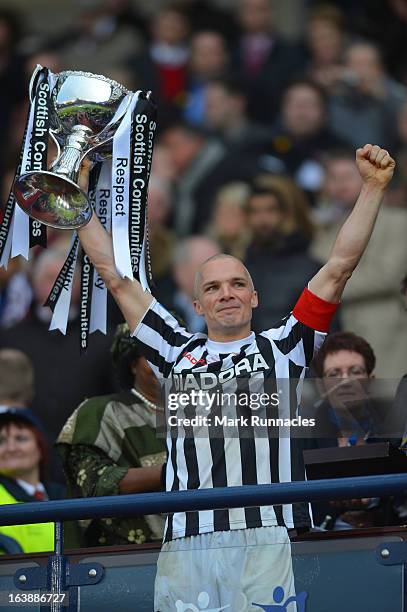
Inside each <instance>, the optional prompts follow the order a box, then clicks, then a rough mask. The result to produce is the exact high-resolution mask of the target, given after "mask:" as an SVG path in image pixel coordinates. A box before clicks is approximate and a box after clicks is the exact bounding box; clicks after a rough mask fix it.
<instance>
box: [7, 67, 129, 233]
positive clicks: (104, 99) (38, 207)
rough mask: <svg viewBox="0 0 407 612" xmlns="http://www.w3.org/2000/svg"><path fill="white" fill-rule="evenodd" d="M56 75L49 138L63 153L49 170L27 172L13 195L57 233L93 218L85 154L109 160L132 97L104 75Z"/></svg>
mask: <svg viewBox="0 0 407 612" xmlns="http://www.w3.org/2000/svg"><path fill="white" fill-rule="evenodd" d="M54 76H55V83H54V86H53V88H52V92H51V103H50V106H51V108H50V121H51V123H50V135H51V137H52V139H53V140H54V141H55V143H56V145H57V149H58V155H57V157H56V159H55V161H54V162H53V164H52V166H51V168H50V170H49V171H48V170H41V171H34V172H27V173H25V174H22V175H21V176H20V177H19V178H18V179H17V180H16V181H15V183H14V187H13V192H14V196H15V198H16V200H17V202H18V204H19V206H20V207H21V208H22V209H23V210H24V211H25V212H26V213H27V214H28V215H29V216H30V217H32V218H34V219H37V220H38V221H41V223H44V224H45V225H49V226H51V227H56V228H58V229H78V228H80V227H83V226H84V225H86V223H88V221H89V220H90V218H91V216H92V207H91V206H90V204H89V200H88V197H87V194H86V193H85V192H84V191H83V190H82V189H81V187H80V186H79V185H78V175H79V169H80V165H81V162H82V160H83V158H84V157H85V155H86V156H89V157H90V159H91V160H92V161H103V160H104V159H106V158H107V157H109V156H110V154H111V143H112V139H113V136H114V134H115V132H116V130H117V128H118V126H119V124H120V120H121V118H122V117H123V115H124V113H125V111H126V108H127V106H128V104H129V103H130V96H128V94H129V92H128V91H127V90H126V89H125V88H124V87H123V86H122V85H120V84H119V83H116V82H115V81H112V80H111V79H108V78H106V77H104V76H101V75H96V74H91V73H88V72H76V71H66V72H60V73H59V74H56V75H54ZM119 107H120V108H119ZM121 111H123V112H121ZM116 118H117V119H116Z"/></svg>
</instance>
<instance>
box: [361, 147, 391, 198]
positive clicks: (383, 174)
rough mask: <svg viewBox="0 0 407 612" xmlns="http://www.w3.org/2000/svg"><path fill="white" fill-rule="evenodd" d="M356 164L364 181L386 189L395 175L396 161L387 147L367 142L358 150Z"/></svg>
mask: <svg viewBox="0 0 407 612" xmlns="http://www.w3.org/2000/svg"><path fill="white" fill-rule="evenodd" d="M356 165H357V167H358V170H359V173H360V176H361V177H362V180H363V182H364V183H367V184H369V185H373V186H375V187H378V188H380V189H384V188H385V187H386V185H387V183H388V182H389V181H390V180H391V178H392V176H393V172H394V168H395V167H396V162H395V161H394V159H393V158H392V157H391V156H390V154H389V152H388V151H386V149H381V148H380V147H379V146H378V145H371V144H366V145H365V146H364V147H363V148H362V149H357V151H356Z"/></svg>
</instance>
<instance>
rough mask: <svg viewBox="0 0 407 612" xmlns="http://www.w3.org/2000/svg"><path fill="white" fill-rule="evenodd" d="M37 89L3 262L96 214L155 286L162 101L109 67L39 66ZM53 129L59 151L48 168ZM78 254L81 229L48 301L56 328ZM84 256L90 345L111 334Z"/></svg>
mask: <svg viewBox="0 0 407 612" xmlns="http://www.w3.org/2000/svg"><path fill="white" fill-rule="evenodd" d="M30 97H31V102H32V103H31V109H30V113H29V118H28V122H27V129H26V135H25V138H24V142H23V147H22V154H21V160H20V164H19V168H18V169H17V172H16V178H15V181H14V185H13V194H12V195H10V198H9V201H8V202H7V206H6V212H5V215H4V219H3V223H2V224H1V226H0V260H1V261H0V264H1V265H7V261H8V258H9V256H10V254H11V256H12V257H13V256H14V255H18V254H22V255H24V256H25V257H26V258H28V251H29V248H30V246H34V245H37V244H41V245H42V246H45V240H46V234H45V229H46V228H45V226H46V225H49V226H51V227H57V228H59V229H69V230H76V229H79V228H80V227H83V226H84V225H86V223H87V222H88V221H89V219H90V218H91V216H92V214H96V215H97V216H98V218H99V220H100V222H101V223H102V225H103V226H104V227H105V229H106V231H107V232H109V233H111V235H112V242H113V251H114V257H115V264H116V268H117V271H118V273H119V274H120V275H121V276H122V278H125V277H128V278H130V279H133V278H136V279H137V280H139V281H140V283H141V284H142V286H143V288H144V289H148V288H149V281H151V266H150V265H149V261H150V257H149V248H148V238H147V189H148V182H149V177H150V171H151V161H152V152H153V145H154V134H155V129H156V105H155V103H154V102H153V100H152V99H151V98H150V95H149V93H147V94H146V93H145V92H142V91H138V92H136V93H133V92H129V91H127V90H126V89H125V88H124V87H122V86H121V85H119V84H118V83H116V82H115V81H112V80H111V79H107V78H106V77H103V76H100V75H94V74H91V73H84V72H75V71H66V72H62V73H59V74H55V75H54V74H52V73H51V72H50V71H49V70H48V69H46V68H41V67H38V68H37V70H36V72H35V75H33V78H32V85H31V96H30ZM49 136H51V138H53V140H54V142H55V143H56V145H57V148H58V155H57V158H56V160H55V161H54V162H53V164H52V166H51V168H50V169H49V170H47V152H48V140H49ZM85 156H89V157H90V159H91V160H92V161H93V168H92V170H91V173H90V179H89V189H88V193H87V194H85V193H84V192H83V190H82V189H81V187H80V186H79V185H78V176H79V170H80V165H81V162H82V160H83V158H84V157H85ZM15 201H17V203H18V204H19V206H17V207H16V206H15V205H14V204H15ZM27 215H29V216H30V218H31V219H30V223H29V221H28V219H29V217H28V216H27ZM44 224H45V225H44ZM78 256H79V240H78V236H77V234H76V232H75V231H74V232H73V234H72V240H71V245H70V248H69V252H68V255H67V259H66V261H65V263H64V265H63V267H62V268H61V270H60V272H59V274H58V277H57V278H56V280H55V283H54V285H53V288H52V290H51V292H50V295H49V296H48V299H47V301H46V304H45V305H46V306H49V307H50V308H51V310H52V320H51V324H50V330H54V329H58V330H60V331H61V332H62V333H64V334H65V333H66V328H67V324H68V316H69V308H70V300H71V293H72V285H73V281H74V275H75V268H76V265H77V259H78ZM79 264H80V278H81V281H80V282H81V288H80V309H79V310H80V350H81V352H84V351H86V348H87V347H88V343H89V334H91V333H93V332H94V331H96V330H99V331H101V332H102V333H106V329H107V290H106V287H105V285H104V283H103V281H102V279H101V278H100V277H99V275H98V273H97V271H96V270H95V269H94V267H93V265H92V264H91V262H90V261H89V259H88V257H87V255H86V254H85V253H82V252H81V253H80V256H79ZM146 268H147V269H146Z"/></svg>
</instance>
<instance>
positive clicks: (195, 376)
mask: <svg viewBox="0 0 407 612" xmlns="http://www.w3.org/2000/svg"><path fill="white" fill-rule="evenodd" d="M335 310H336V305H335V304H330V303H328V302H325V301H324V300H321V299H320V298H318V297H317V296H314V295H313V294H312V293H311V292H310V291H309V290H308V289H305V290H304V292H303V294H302V295H301V297H300V299H299V300H298V302H297V304H296V306H295V308H294V310H293V312H292V313H291V314H290V315H289V316H287V317H286V318H285V319H283V320H282V321H281V323H279V324H278V325H276V326H275V327H272V328H271V329H269V330H267V331H263V332H261V333H260V334H255V333H254V332H252V333H251V334H250V335H249V336H248V337H247V338H243V339H240V340H236V341H233V342H226V343H219V342H214V341H212V340H210V339H208V337H207V336H206V335H204V334H190V333H188V332H187V331H186V330H185V329H183V328H182V327H180V326H179V324H178V322H177V321H176V319H175V318H174V317H173V316H172V315H171V314H170V313H169V312H168V311H167V310H165V309H164V308H163V307H162V306H161V305H160V304H158V303H157V302H153V303H152V304H151V306H150V308H149V310H148V311H147V313H146V314H145V316H144V318H143V320H142V321H141V322H140V323H139V325H138V326H137V328H136V330H135V331H134V333H133V336H135V337H136V338H137V340H138V343H139V346H140V350H141V352H142V354H143V355H144V356H145V357H146V359H147V360H148V362H149V364H150V365H151V367H152V368H153V370H154V372H155V373H156V375H157V377H158V378H161V379H162V378H165V379H169V382H170V385H172V389H176V390H182V389H183V388H191V384H196V385H197V386H199V387H200V388H202V389H210V390H211V391H212V392H214V390H215V388H216V389H219V388H221V389H222V392H223V393H224V392H227V393H228V394H230V395H234V396H235V397H238V398H239V397H240V396H241V394H246V395H249V396H250V394H251V393H253V392H254V391H257V392H258V391H262V390H263V391H266V392H267V394H271V392H272V391H275V392H280V395H279V403H278V405H277V406H269V407H267V408H265V413H266V415H267V416H273V417H278V418H283V419H286V418H292V417H294V416H296V413H297V409H298V402H299V399H300V397H299V396H300V388H301V381H302V379H303V378H304V375H305V371H306V368H307V367H308V366H309V364H310V361H311V359H312V357H313V356H314V354H315V352H316V351H317V350H318V349H319V348H320V346H321V345H322V343H323V341H324V339H325V335H326V331H327V329H328V327H329V321H330V319H331V317H332V316H333V313H334V312H335ZM317 330H320V331H317ZM290 379H292V380H296V381H297V384H296V385H295V386H294V394H293V391H292V385H289V384H288V383H289V381H290ZM214 380H216V381H217V385H216V387H214V383H213V381H214ZM284 381H285V383H286V384H287V387H286V390H285V391H286V392H283V393H281V389H277V386H281V384H283V386H284ZM293 395H294V397H293ZM238 404H239V402H235V403H234V404H233V403H232V405H230V404H229V405H228V408H227V414H228V416H229V417H230V416H232V417H234V418H232V419H231V421H230V422H231V423H232V425H230V426H228V427H227V432H226V426H225V425H224V424H218V425H215V426H213V421H212V426H208V427H207V429H205V425H202V424H201V425H199V427H197V428H195V427H192V426H191V427H179V426H177V425H174V426H171V428H169V430H168V435H167V445H168V462H167V476H166V488H167V490H168V491H178V490H179V491H184V490H190V489H207V488H213V487H227V486H239V485H248V484H270V483H278V482H290V481H294V480H304V479H305V473H304V466H303V461H302V455H301V452H300V451H299V449H298V448H297V444H296V440H295V439H290V436H289V435H287V432H286V433H285V435H284V436H283V435H279V432H278V431H277V435H275V434H274V435H273V436H271V435H270V436H268V435H264V433H263V435H258V432H257V429H256V427H254V426H252V425H251V424H250V421H249V422H248V423H249V424H242V423H245V421H244V418H242V417H243V416H244V415H245V414H246V415H247V411H248V408H247V407H241V406H240V405H238ZM223 411H224V407H223V406H222V404H221V403H220V404H219V403H218V404H217V405H216V406H214V407H213V409H212V411H211V415H212V417H214V416H216V413H218V416H221V415H222V412H223ZM225 412H226V411H225ZM184 414H185V413H184ZM220 421H221V419H220V418H219V419H217V422H218V423H219V422H220ZM310 524H311V519H310V512H309V509H308V504H286V505H283V506H263V507H251V508H231V509H225V510H205V511H193V512H177V513H173V514H171V515H169V517H168V518H167V523H166V531H165V540H171V539H173V538H179V537H184V536H191V535H197V534H201V533H206V532H212V531H224V530H230V529H244V528H250V527H262V526H269V525H281V526H286V527H287V528H293V527H300V526H301V527H303V526H307V525H310Z"/></svg>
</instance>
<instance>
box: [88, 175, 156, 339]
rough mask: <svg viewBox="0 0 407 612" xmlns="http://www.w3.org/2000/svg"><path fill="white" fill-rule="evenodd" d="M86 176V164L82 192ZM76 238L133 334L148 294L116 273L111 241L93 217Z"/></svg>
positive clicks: (148, 298) (147, 300) (147, 305)
mask: <svg viewBox="0 0 407 612" xmlns="http://www.w3.org/2000/svg"><path fill="white" fill-rule="evenodd" d="M88 175H89V164H87V163H86V164H84V166H83V168H82V170H81V175H80V184H81V186H82V188H84V189H85V190H87V183H88ZM78 236H79V240H80V241H81V244H82V247H83V248H84V250H85V252H86V253H87V255H88V257H89V259H90V260H91V262H92V263H93V265H94V266H95V268H96V269H97V271H98V272H99V274H100V276H101V277H102V279H103V280H104V282H105V285H106V287H107V289H108V290H109V291H110V293H111V294H112V296H113V298H114V299H115V301H116V302H117V304H118V306H119V308H120V310H121V311H122V313H123V316H124V318H125V319H126V321H127V323H128V325H129V328H130V329H131V330H132V331H133V330H134V329H135V328H136V327H137V325H138V324H139V322H140V320H141V319H142V318H143V316H144V314H145V312H146V310H147V309H148V307H149V305H150V304H151V302H152V300H153V297H152V295H151V294H150V293H149V292H148V291H144V290H143V288H142V287H141V285H140V283H139V282H138V281H136V280H134V281H130V280H129V279H128V278H125V279H123V278H121V277H120V275H119V274H118V273H117V270H116V266H115V263H114V256H113V244H112V238H111V236H110V235H109V234H108V233H107V232H106V230H105V229H104V227H103V226H102V224H101V223H100V221H99V219H98V218H97V217H96V215H93V216H92V218H91V220H90V221H89V223H88V224H87V225H85V227H83V228H82V229H80V230H78Z"/></svg>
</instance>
